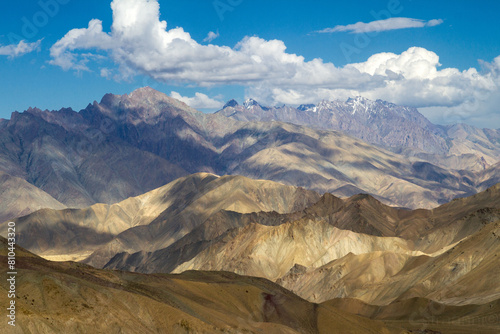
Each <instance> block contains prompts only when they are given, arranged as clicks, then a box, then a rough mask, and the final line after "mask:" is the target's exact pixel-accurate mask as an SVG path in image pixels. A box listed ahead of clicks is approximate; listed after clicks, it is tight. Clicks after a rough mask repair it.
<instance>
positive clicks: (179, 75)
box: [0, 0, 500, 128]
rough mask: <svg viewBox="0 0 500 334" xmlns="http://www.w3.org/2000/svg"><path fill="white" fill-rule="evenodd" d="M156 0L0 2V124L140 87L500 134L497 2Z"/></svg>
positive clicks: (198, 103) (203, 101) (198, 102)
mask: <svg viewBox="0 0 500 334" xmlns="http://www.w3.org/2000/svg"><path fill="white" fill-rule="evenodd" d="M158 2H159V7H158V4H157V1H153V0H149V1H148V0H114V1H113V8H114V16H113V11H112V9H111V6H110V5H111V0H109V1H102V0H101V1H96V0H87V1H77V0H41V1H33V0H31V1H28V0H20V1H17V2H3V3H2V4H1V5H0V74H1V80H0V117H2V118H9V117H10V114H11V112H13V111H15V110H18V111H22V110H25V109H27V108H28V107H30V106H33V107H35V106H36V107H39V108H42V109H45V108H47V109H59V108H61V107H72V108H74V109H75V110H79V109H81V108H84V107H85V106H86V105H87V104H88V103H91V102H92V101H93V100H99V99H100V98H101V97H102V95H104V94H105V93H107V92H112V93H115V94H123V93H129V92H131V91H132V90H134V89H136V88H138V87H142V86H146V85H147V86H151V87H154V88H156V89H158V90H160V91H162V92H165V93H167V94H169V95H172V96H174V97H177V98H181V99H183V100H184V101H185V102H187V103H189V104H191V105H193V106H194V107H196V108H202V107H206V110H214V109H217V107H218V105H220V104H221V103H223V102H224V101H227V100H229V99H231V98H236V99H237V100H239V101H240V102H241V101H242V100H243V99H244V98H247V97H253V98H255V99H257V100H258V101H261V102H262V103H263V104H282V103H287V104H292V105H293V104H299V103H317V102H319V101H320V100H322V99H337V98H338V99H345V98H346V97H348V96H352V95H362V96H365V97H368V98H371V99H376V98H381V99H386V100H389V101H392V102H395V103H400V104H406V105H411V106H415V107H418V108H419V109H420V110H421V112H423V113H424V114H425V115H426V116H428V117H429V118H430V119H431V120H432V121H434V122H437V123H449V122H466V123H469V124H473V125H476V126H481V127H495V128H499V127H500V116H499V114H500V108H499V107H498V106H499V105H500V103H499V102H500V101H499V96H500V94H499V87H500V79H499V77H500V58H497V57H498V56H500V42H499V41H500V25H498V23H496V22H498V18H497V16H498V12H499V9H500V4H498V3H497V2H486V1H483V2H479V1H478V2H469V1H454V2H449V1H433V2H431V1H415V0H413V1H404V0H401V1H397V0H389V1H351V2H347V1H338V2H332V1H314V2H312V1H302V0H297V1H278V0H276V1H260V0H252V1H250V0H216V1H213V0H206V1H205V0H203V1H202V0H198V1H194V0H184V1H164V0H160V1H158ZM96 19H97V20H96ZM92 20H93V21H92ZM162 21H166V28H165V27H164V25H163V23H162ZM89 22H91V23H92V24H91V26H89ZM101 26H102V29H101ZM89 27H91V28H89ZM176 28H180V29H176ZM73 29H84V30H80V31H75V30H73ZM172 29H173V30H172ZM321 31H327V32H321ZM210 32H212V34H211V37H212V38H207V37H209V33H210ZM21 40H22V42H21ZM204 40H205V41H204ZM209 44H210V46H209ZM285 47H286V49H285ZM474 69H475V71H474Z"/></svg>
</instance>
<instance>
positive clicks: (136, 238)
mask: <svg viewBox="0 0 500 334" xmlns="http://www.w3.org/2000/svg"><path fill="white" fill-rule="evenodd" d="M318 199H319V195H318V194H317V193H315V192H311V191H307V190H304V189H301V188H297V187H291V186H285V185H282V184H279V183H276V182H271V181H262V180H251V179H248V178H245V177H242V176H223V177H219V176H216V175H213V174H208V173H199V174H194V175H190V176H187V177H183V178H180V179H177V180H175V181H173V182H171V183H169V184H167V185H165V186H163V187H160V188H158V189H155V190H153V191H150V192H148V193H146V194H144V195H141V196H138V197H133V198H129V199H126V200H124V201H122V202H120V203H117V204H113V205H109V204H95V205H93V206H91V207H89V208H87V209H65V210H49V209H44V210H40V211H37V212H34V213H32V214H30V215H28V216H25V217H21V218H18V219H16V220H15V221H16V228H17V232H18V233H19V236H18V243H19V244H20V245H22V246H24V247H26V248H27V249H29V250H31V251H33V252H36V253H37V254H39V255H42V256H45V257H47V258H50V259H57V260H65V259H73V260H75V259H76V260H82V259H83V258H86V257H88V256H89V255H90V254H92V253H93V252H95V253H94V254H92V256H91V257H90V258H89V259H88V260H87V261H88V262H89V263H91V264H93V265H96V266H103V265H104V264H105V263H106V262H108V261H109V259H110V258H111V257H113V256H114V255H115V254H116V253H117V252H123V251H129V252H135V251H139V250H145V251H152V250H156V249H160V248H164V247H166V246H168V245H169V244H170V243H172V242H175V241H176V240H178V239H179V238H181V237H182V236H184V235H185V234H187V233H189V232H190V231H191V230H192V229H193V228H194V227H196V226H197V225H199V224H201V223H203V222H204V221H205V220H206V219H207V218H208V217H210V216H211V215H213V214H214V213H216V212H218V211H220V210H232V211H235V212H240V213H249V212H259V211H276V212H280V213H287V212H292V211H297V210H302V209H304V208H305V207H307V206H309V205H311V204H312V203H314V202H316V201H317V200H318ZM6 228H7V225H6V224H3V225H2V226H1V228H0V233H1V234H2V235H5V232H6Z"/></svg>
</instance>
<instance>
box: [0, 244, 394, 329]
mask: <svg viewBox="0 0 500 334" xmlns="http://www.w3.org/2000/svg"><path fill="white" fill-rule="evenodd" d="M6 249H7V245H6V240H5V239H4V238H2V237H0V263H2V265H1V266H0V274H1V275H2V276H5V275H6V271H7V268H6V265H5V263H6V260H7V259H6V254H7V251H6ZM16 267H17V271H18V275H17V280H16V291H17V294H18V295H17V298H16V299H15V300H16V327H11V326H9V325H8V324H7V321H2V322H1V323H0V331H2V332H9V333H47V332H50V333H89V332H92V333H109V332H121V333H221V332H223V333H280V334H281V333H290V334H292V333H302V334H309V333H311V334H313V333H317V334H321V333H332V332H339V333H353V334H354V333H373V334H375V333H387V334H390V333H400V332H401V328H400V327H399V328H398V327H395V326H387V325H385V324H384V323H383V322H382V321H378V320H371V319H367V318H364V317H360V316H355V315H351V314H349V313H346V312H344V311H340V310H338V309H336V308H335V307H332V306H330V305H328V306H325V307H324V306H322V305H316V304H312V303H309V302H307V301H305V300H303V299H301V298H299V297H297V296H295V295H294V294H293V293H290V292H289V291H287V290H285V289H283V288H281V287H279V286H278V285H276V284H274V283H272V282H269V281H267V280H264V279H259V278H253V277H243V276H238V275H235V274H231V273H223V272H187V273H184V274H182V275H142V274H134V273H127V272H119V271H105V270H97V269H94V268H92V267H90V266H87V265H83V264H77V263H72V262H64V263H61V262H59V263H56V262H50V261H46V260H44V259H41V258H39V257H37V256H35V255H33V254H31V253H29V252H27V251H25V250H23V249H22V248H18V249H17V253H16ZM0 290H1V291H0V292H1V293H0V302H1V303H2V305H6V304H7V303H9V300H8V299H7V290H6V286H5V284H2V285H1V287H0Z"/></svg>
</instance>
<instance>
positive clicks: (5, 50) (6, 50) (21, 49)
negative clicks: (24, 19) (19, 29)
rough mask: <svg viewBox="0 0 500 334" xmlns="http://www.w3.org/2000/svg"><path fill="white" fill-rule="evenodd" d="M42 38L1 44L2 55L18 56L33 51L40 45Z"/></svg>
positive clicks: (0, 53) (0, 54)
mask: <svg viewBox="0 0 500 334" xmlns="http://www.w3.org/2000/svg"><path fill="white" fill-rule="evenodd" d="M41 43H42V40H41V39H40V40H38V41H36V42H33V43H26V42H25V41H20V42H19V43H18V44H11V45H5V46H1V45H0V56H8V57H9V58H16V57H20V56H22V55H25V54H27V53H30V52H33V51H35V50H37V49H38V48H39V47H40V44H41Z"/></svg>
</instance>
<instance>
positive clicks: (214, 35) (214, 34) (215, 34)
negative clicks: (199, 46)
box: [203, 31, 220, 43]
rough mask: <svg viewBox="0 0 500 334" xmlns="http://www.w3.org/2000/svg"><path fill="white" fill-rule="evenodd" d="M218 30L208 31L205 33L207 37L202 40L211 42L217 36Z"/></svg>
mask: <svg viewBox="0 0 500 334" xmlns="http://www.w3.org/2000/svg"><path fill="white" fill-rule="evenodd" d="M219 36H220V35H219V32H218V31H217V32H213V31H210V32H209V33H208V35H207V37H205V39H203V42H209V43H210V42H211V41H213V40H214V39H216V38H217V37H219Z"/></svg>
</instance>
